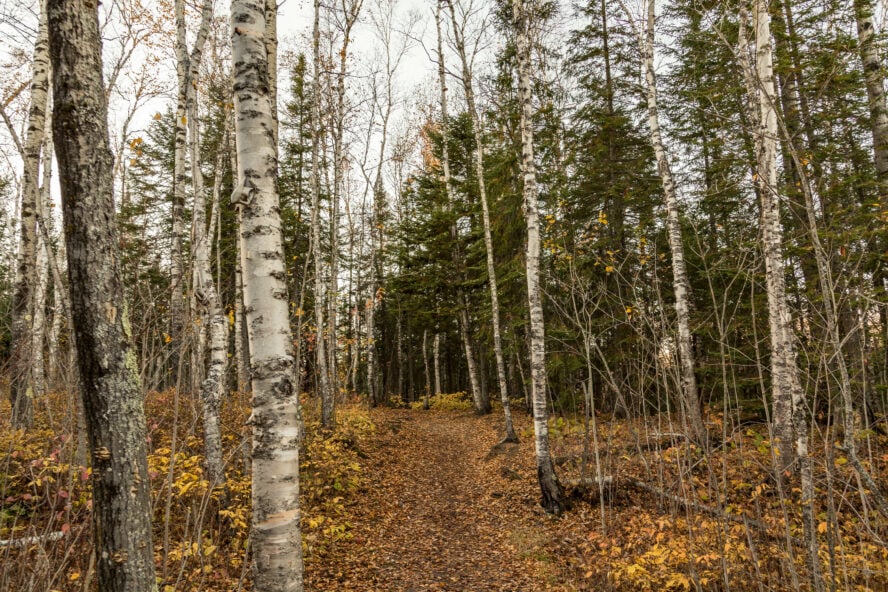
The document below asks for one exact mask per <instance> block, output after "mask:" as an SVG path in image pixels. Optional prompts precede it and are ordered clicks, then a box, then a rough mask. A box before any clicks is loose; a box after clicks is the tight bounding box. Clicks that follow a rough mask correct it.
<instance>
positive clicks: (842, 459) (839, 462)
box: [835, 456, 848, 467]
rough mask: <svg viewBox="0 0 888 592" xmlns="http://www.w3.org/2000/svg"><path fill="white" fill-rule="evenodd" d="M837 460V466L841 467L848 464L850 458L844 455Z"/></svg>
mask: <svg viewBox="0 0 888 592" xmlns="http://www.w3.org/2000/svg"><path fill="white" fill-rule="evenodd" d="M835 462H836V466H837V467H841V466H842V465H845V464H848V459H847V458H845V457H844V456H840V457H839V458H837V459H836V461H835Z"/></svg>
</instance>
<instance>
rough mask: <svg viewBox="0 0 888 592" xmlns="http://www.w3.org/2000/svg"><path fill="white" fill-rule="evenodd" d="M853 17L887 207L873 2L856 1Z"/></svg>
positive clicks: (885, 130) (886, 119) (885, 127)
mask: <svg viewBox="0 0 888 592" xmlns="http://www.w3.org/2000/svg"><path fill="white" fill-rule="evenodd" d="M854 14H855V17H856V21H857V47H858V50H859V52H860V59H861V61H862V62H863V74H864V77H865V79H866V94H867V98H868V99H869V111H870V127H871V128H872V134H873V153H874V156H875V162H876V173H877V175H878V179H879V197H880V199H881V201H882V203H883V204H885V203H886V200H888V106H886V104H885V73H884V69H883V66H882V58H881V56H880V55H879V45H878V42H877V40H876V31H875V27H873V4H872V2H871V0H854Z"/></svg>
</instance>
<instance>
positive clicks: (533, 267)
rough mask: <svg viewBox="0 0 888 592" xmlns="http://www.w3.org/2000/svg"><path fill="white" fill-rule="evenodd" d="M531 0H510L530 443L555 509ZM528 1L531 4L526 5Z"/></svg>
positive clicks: (559, 505)
mask: <svg viewBox="0 0 888 592" xmlns="http://www.w3.org/2000/svg"><path fill="white" fill-rule="evenodd" d="M532 3H533V0H512V18H513V19H514V23H513V24H514V27H515V52H516V57H517V59H518V98H519V102H520V104H521V169H522V173H523V178H524V217H525V220H526V222H527V252H526V266H527V300H528V311H529V315H530V374H531V400H532V401H533V429H534V447H535V450H536V461H537V477H538V478H539V482H540V490H541V492H542V496H543V498H542V506H543V507H544V508H545V509H546V511H547V512H549V513H553V514H558V513H560V512H562V511H563V510H564V508H565V502H564V499H563V497H564V496H563V493H562V490H561V485H560V483H559V482H558V475H557V474H556V473H555V464H554V463H553V462H552V455H551V452H550V450H549V410H548V406H547V404H546V403H547V398H546V332H545V327H544V324H543V299H542V290H541V288H540V220H539V209H538V204H537V185H536V163H535V162H534V156H533V105H532V102H531V101H532V96H531V87H530V68H531V64H530V57H531V50H530V39H529V27H530V21H531V19H530V12H531V7H532ZM529 4H530V6H528V5H529Z"/></svg>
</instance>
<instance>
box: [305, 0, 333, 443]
mask: <svg viewBox="0 0 888 592" xmlns="http://www.w3.org/2000/svg"><path fill="white" fill-rule="evenodd" d="M320 20H321V2H320V0H315V2H314V26H313V28H312V57H313V59H312V63H313V64H314V69H313V76H312V85H313V87H314V96H313V97H312V99H313V100H312V105H311V256H312V259H313V260H314V299H315V305H314V313H315V326H316V332H317V338H316V339H315V366H316V368H315V372H316V374H317V380H318V384H317V387H318V395H319V396H320V399H321V425H323V426H324V427H329V426H331V425H332V424H333V412H334V404H335V399H334V392H333V388H332V385H331V382H330V372H329V370H328V367H327V363H328V359H327V340H326V339H324V327H325V323H324V312H325V306H324V303H325V299H326V297H327V290H326V287H325V286H324V273H323V272H324V259H323V257H322V254H321V158H320V153H321V92H320V88H321V55H320V53H321V50H320V43H321V26H320Z"/></svg>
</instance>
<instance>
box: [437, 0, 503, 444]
mask: <svg viewBox="0 0 888 592" xmlns="http://www.w3.org/2000/svg"><path fill="white" fill-rule="evenodd" d="M439 5H440V2H439ZM449 7H450V20H451V22H452V24H453V36H454V40H455V41H456V49H457V52H458V53H459V58H460V63H461V65H462V80H463V90H464V91H465V95H466V106H467V108H468V111H469V117H470V118H471V120H472V135H473V137H474V140H475V154H474V159H473V160H474V164H475V177H476V178H477V180H478V199H479V200H480V201H481V214H482V216H481V219H482V222H483V226H484V249H485V253H486V255H487V280H488V286H489V288H490V319H491V325H492V327H493V352H494V355H495V357H496V377H497V383H498V385H499V391H500V401H501V402H502V404H503V416H504V419H505V431H506V437H505V441H506V442H517V441H518V435H517V434H516V433H515V426H514V424H513V422H512V408H511V405H510V404H509V388H508V383H507V382H506V362H505V359H504V358H503V338H502V331H501V329H500V312H499V289H498V287H497V281H496V262H495V261H494V252H493V238H492V236H491V231H490V208H489V207H488V203H487V182H486V181H485V180H484V139H483V136H482V129H481V119H480V117H479V116H478V108H477V106H476V104H475V88H474V81H473V73H472V66H471V64H470V62H469V58H468V55H467V54H466V45H465V40H464V38H463V34H462V29H461V28H460V27H459V24H458V23H457V21H456V11H455V10H454V7H453V2H449ZM439 39H440V34H439ZM438 52H439V54H438V55H439V60H440V61H441V64H440V65H439V66H438V69H439V70H440V69H442V68H443V60H444V57H443V54H442V53H441V44H440V41H439V43H438ZM439 76H440V72H439Z"/></svg>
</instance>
